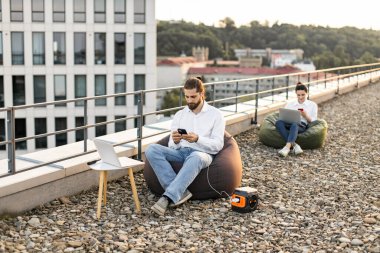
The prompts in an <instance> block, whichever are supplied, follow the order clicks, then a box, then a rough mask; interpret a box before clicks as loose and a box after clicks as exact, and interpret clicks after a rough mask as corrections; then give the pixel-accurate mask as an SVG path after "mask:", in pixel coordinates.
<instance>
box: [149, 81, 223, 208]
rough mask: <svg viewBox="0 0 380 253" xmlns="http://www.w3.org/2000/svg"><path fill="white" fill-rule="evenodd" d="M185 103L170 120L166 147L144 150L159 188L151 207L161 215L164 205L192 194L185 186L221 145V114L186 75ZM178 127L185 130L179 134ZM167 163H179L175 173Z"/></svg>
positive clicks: (179, 200) (176, 204)
mask: <svg viewBox="0 0 380 253" xmlns="http://www.w3.org/2000/svg"><path fill="white" fill-rule="evenodd" d="M183 91H184V94H185V99H186V102H187V106H186V107H185V108H184V109H182V110H180V111H178V112H177V113H176V114H175V116H174V118H173V121H172V125H171V136H170V139H169V146H168V147H165V146H162V145H159V144H152V145H150V146H149V147H148V149H147V150H146V151H145V156H146V158H147V160H148V161H149V163H150V164H151V166H152V168H153V171H154V173H155V174H156V176H157V178H158V181H159V182H160V184H161V186H162V188H163V189H164V190H165V192H164V194H163V195H162V197H161V198H160V199H159V200H158V201H157V202H156V203H155V204H154V205H153V206H152V208H151V209H152V210H153V211H154V212H155V213H157V214H158V215H164V213H165V211H166V209H167V207H168V206H173V207H174V206H178V205H180V204H182V203H184V202H186V201H187V200H189V199H190V198H191V197H192V194H191V192H190V191H189V190H187V187H188V186H189V185H190V184H191V183H192V182H193V181H194V179H195V178H196V176H197V175H198V174H199V173H200V172H201V170H202V169H203V168H207V167H208V166H209V165H210V164H211V162H212V159H213V158H214V155H216V154H217V153H218V152H219V151H220V150H221V149H222V148H223V144H224V138H223V136H224V129H225V122H224V117H223V115H222V113H221V112H220V111H219V110H218V109H216V108H215V107H213V106H211V105H209V104H207V102H206V101H205V88H204V86H203V83H202V81H201V80H200V79H198V78H190V79H188V80H187V81H186V82H185V85H184V88H183ZM178 129H185V130H186V132H182V131H180V132H181V133H182V134H181V133H179V131H178ZM169 162H182V163H183V166H182V168H181V170H180V171H179V172H178V174H176V173H175V172H174V170H173V168H172V167H171V165H170V163H169Z"/></svg>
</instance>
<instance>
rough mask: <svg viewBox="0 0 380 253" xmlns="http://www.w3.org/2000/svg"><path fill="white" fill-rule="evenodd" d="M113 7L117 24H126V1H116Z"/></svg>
mask: <svg viewBox="0 0 380 253" xmlns="http://www.w3.org/2000/svg"><path fill="white" fill-rule="evenodd" d="M113 7H114V10H115V13H114V17H115V23H125V20H126V18H125V13H126V10H125V0H114V2H113Z"/></svg>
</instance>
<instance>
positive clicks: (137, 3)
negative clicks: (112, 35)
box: [134, 0, 145, 24]
mask: <svg viewBox="0 0 380 253" xmlns="http://www.w3.org/2000/svg"><path fill="white" fill-rule="evenodd" d="M134 8H135V24H143V23H145V0H134Z"/></svg>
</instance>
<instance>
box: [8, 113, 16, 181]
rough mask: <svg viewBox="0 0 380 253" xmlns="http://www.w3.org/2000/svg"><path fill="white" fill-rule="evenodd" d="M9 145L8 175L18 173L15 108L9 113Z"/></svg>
mask: <svg viewBox="0 0 380 253" xmlns="http://www.w3.org/2000/svg"><path fill="white" fill-rule="evenodd" d="M7 141H11V142H10V143H8V144H7V151H8V173H9V174H14V173H16V154H15V153H16V142H15V111H14V109H13V107H11V108H10V110H8V111H7Z"/></svg>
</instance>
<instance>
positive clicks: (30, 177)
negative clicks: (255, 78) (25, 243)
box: [0, 78, 379, 215]
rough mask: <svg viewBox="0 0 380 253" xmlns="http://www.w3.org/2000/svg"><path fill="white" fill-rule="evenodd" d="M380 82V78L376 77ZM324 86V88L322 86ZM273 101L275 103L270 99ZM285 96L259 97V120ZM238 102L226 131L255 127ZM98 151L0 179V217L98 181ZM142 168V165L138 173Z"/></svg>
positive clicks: (41, 156) (57, 151) (327, 93)
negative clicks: (91, 164) (93, 164)
mask: <svg viewBox="0 0 380 253" xmlns="http://www.w3.org/2000/svg"><path fill="white" fill-rule="evenodd" d="M375 80H376V81H378V80H379V78H376V79H375V78H372V81H375ZM370 82H371V80H369V79H368V78H364V79H361V80H360V81H359V82H357V81H354V80H352V81H345V82H342V83H340V85H339V91H338V89H337V86H336V85H330V84H329V85H328V87H327V89H324V86H323V85H320V86H317V87H312V88H311V90H310V94H311V97H310V99H311V100H313V101H315V102H316V103H322V102H325V101H327V100H330V99H332V98H334V97H335V96H336V95H337V91H338V94H343V93H346V92H351V91H353V90H355V89H357V88H360V87H364V86H366V85H368V84H369V83H370ZM322 86H323V87H322ZM289 98H295V94H294V93H293V92H289ZM272 99H273V100H274V101H276V102H274V103H272ZM285 100H286V99H285V95H284V94H279V95H275V96H274V97H272V96H271V97H268V98H263V99H260V100H259V109H258V115H257V120H258V123H261V122H262V120H263V119H264V118H265V116H266V115H267V114H269V113H271V112H274V111H276V110H278V108H280V107H283V106H284V104H285V103H286V101H285ZM235 108H236V106H235V105H232V106H227V107H223V108H221V111H222V112H223V114H224V115H225V117H226V125H227V126H226V129H227V131H228V132H230V133H231V134H232V135H237V134H239V133H241V132H244V131H247V130H249V129H251V128H253V127H254V125H253V124H252V119H253V118H254V117H255V101H247V102H244V103H241V104H238V106H237V112H235ZM170 124H171V122H170V121H165V122H160V123H156V124H153V125H149V126H144V128H143V137H146V136H150V135H153V134H159V135H156V136H151V137H148V138H145V139H144V140H143V141H142V151H143V152H144V151H145V149H146V147H147V146H148V145H149V144H151V143H155V142H157V141H158V140H160V139H161V138H163V137H164V136H166V135H168V132H166V133H165V131H168V130H169V129H170ZM136 137H137V131H136V129H130V130H127V131H123V132H118V133H114V134H110V135H106V136H103V137H100V138H101V139H104V140H107V141H109V142H112V143H120V142H127V141H131V140H134V139H136ZM83 145H84V144H83V141H81V142H77V143H72V144H68V145H64V146H60V147H56V148H51V149H47V150H43V151H38V152H34V153H29V154H26V155H23V156H22V157H24V158H28V159H34V160H38V161H42V162H47V161H51V160H54V159H59V158H62V157H64V156H68V155H75V154H81V153H82V152H83ZM87 149H88V150H94V149H95V146H94V144H93V143H92V141H91V140H89V141H88V143H87ZM115 150H116V152H117V153H118V155H119V156H127V157H131V156H134V155H136V154H137V142H136V141H134V142H131V143H128V144H124V145H121V146H117V147H116V148H115ZM98 159H99V156H98V154H97V153H96V152H94V153H90V154H86V155H81V156H79V157H76V158H72V159H69V160H65V161H62V162H59V163H56V165H58V166H59V167H61V168H55V167H51V166H44V167H40V168H37V169H33V170H30V171H25V172H20V173H18V174H15V175H12V176H7V177H3V178H0V215H4V214H17V213H20V212H23V211H26V210H29V209H32V208H34V207H36V206H39V205H41V204H44V203H46V202H49V201H51V200H53V199H56V198H58V197H61V196H68V195H73V194H77V193H79V192H81V191H83V190H87V189H90V188H91V187H95V186H97V185H98V174H97V172H95V171H92V170H90V169H89V167H88V165H87V162H90V161H94V160H98ZM16 165H17V171H22V170H23V169H25V168H28V167H30V166H33V165H35V164H33V163H32V162H28V161H24V160H18V159H17V161H16ZM0 166H1V169H0V173H4V172H6V171H7V167H6V166H7V160H2V161H0ZM138 170H141V168H138V169H137V170H136V171H138ZM124 175H127V170H121V171H117V172H116V173H113V174H111V175H110V177H109V179H110V180H112V179H115V178H119V177H121V176H124Z"/></svg>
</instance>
